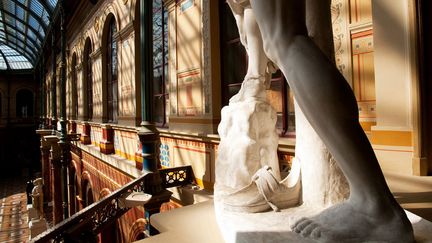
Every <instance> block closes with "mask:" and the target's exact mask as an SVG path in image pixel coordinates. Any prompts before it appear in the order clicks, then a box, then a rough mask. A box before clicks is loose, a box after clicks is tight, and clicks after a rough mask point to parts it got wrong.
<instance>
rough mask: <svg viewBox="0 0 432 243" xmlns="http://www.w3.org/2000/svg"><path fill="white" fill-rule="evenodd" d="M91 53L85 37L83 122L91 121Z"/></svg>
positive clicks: (88, 39) (88, 41)
mask: <svg viewBox="0 0 432 243" xmlns="http://www.w3.org/2000/svg"><path fill="white" fill-rule="evenodd" d="M92 52H93V47H92V41H91V39H90V37H87V38H86V40H85V43H84V51H83V58H82V60H83V65H82V66H83V85H82V87H83V88H82V97H83V98H84V99H83V104H84V105H83V111H84V120H87V121H91V120H92V118H93V61H92V58H91V54H92Z"/></svg>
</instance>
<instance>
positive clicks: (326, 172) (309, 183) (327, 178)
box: [295, 0, 349, 206]
mask: <svg viewBox="0 0 432 243" xmlns="http://www.w3.org/2000/svg"><path fill="white" fill-rule="evenodd" d="M330 2H331V1H330V0H323V1H313V0H307V1H306V25H307V28H308V32H309V35H310V36H311V37H312V39H313V40H314V41H315V43H316V44H317V45H318V46H319V47H320V49H321V50H322V51H323V52H324V53H325V54H326V55H327V57H328V58H329V59H330V60H334V46H333V33H332V23H331V12H330V9H327V10H328V11H327V10H326V11H323V9H326V8H329V7H330ZM295 114H296V115H295V119H296V148H295V150H296V151H295V155H296V157H297V158H298V159H299V160H300V162H301V168H302V169H301V171H302V187H303V203H305V204H313V205H317V206H318V205H321V206H330V205H332V204H335V203H338V202H341V201H343V200H344V199H346V198H347V197H348V196H349V187H348V183H347V181H346V178H345V176H344V175H343V173H342V171H341V170H340V168H339V167H338V166H337V165H336V161H334V159H333V158H332V156H331V154H330V152H329V151H328V149H327V148H326V146H325V145H324V143H323V141H322V140H321V138H320V137H319V136H318V134H317V133H316V132H315V130H314V129H313V128H312V126H311V125H310V123H309V122H308V120H307V119H306V117H305V116H304V114H303V112H302V111H301V109H300V108H299V107H298V105H297V104H296V105H295Z"/></svg>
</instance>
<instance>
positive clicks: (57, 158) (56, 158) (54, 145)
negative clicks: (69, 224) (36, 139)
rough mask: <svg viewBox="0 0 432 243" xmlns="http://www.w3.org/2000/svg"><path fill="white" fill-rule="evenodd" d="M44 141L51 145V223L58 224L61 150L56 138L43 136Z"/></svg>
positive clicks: (60, 205)
mask: <svg viewBox="0 0 432 243" xmlns="http://www.w3.org/2000/svg"><path fill="white" fill-rule="evenodd" d="M44 138H45V140H46V141H47V142H48V143H49V144H50V145H51V150H50V153H51V154H50V165H51V176H50V177H51V179H52V180H51V192H52V200H53V223H54V224H58V223H60V222H61V221H62V220H63V207H62V193H61V192H62V187H61V185H62V184H61V183H62V182H61V150H60V147H59V145H58V141H59V139H58V137H57V136H55V135H50V136H45V137H44Z"/></svg>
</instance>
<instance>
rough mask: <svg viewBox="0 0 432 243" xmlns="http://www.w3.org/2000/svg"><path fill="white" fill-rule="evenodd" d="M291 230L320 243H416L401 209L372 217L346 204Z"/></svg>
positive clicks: (396, 207) (378, 213) (382, 212)
mask: <svg viewBox="0 0 432 243" xmlns="http://www.w3.org/2000/svg"><path fill="white" fill-rule="evenodd" d="M367 203H368V202H364V204H363V205H364V208H365V209H366V208H367V207H368V205H367ZM292 230H293V231H294V232H296V233H298V234H300V235H302V236H303V237H305V238H310V239H313V240H316V241H318V242H344V243H345V242H389V243H390V242H398V243H399V242H400V243H405V242H407V243H408V242H409V243H411V242H414V235H413V229H412V226H411V223H410V222H409V220H408V219H407V217H406V214H405V212H404V211H403V210H402V209H401V208H400V207H399V206H398V205H397V206H395V207H392V206H389V207H385V208H383V209H382V210H381V212H376V213H374V214H370V213H368V212H367V210H362V208H361V209H356V208H354V207H353V206H352V205H351V204H350V203H349V202H344V203H341V204H338V205H335V206H333V207H331V208H328V209H326V210H324V211H323V212H322V213H320V214H319V215H317V216H315V217H312V218H302V219H300V220H299V221H297V222H296V223H295V224H294V225H293V226H292Z"/></svg>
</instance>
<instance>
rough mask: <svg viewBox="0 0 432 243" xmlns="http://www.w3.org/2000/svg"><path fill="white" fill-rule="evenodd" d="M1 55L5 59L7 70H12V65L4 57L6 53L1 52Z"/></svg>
mask: <svg viewBox="0 0 432 243" xmlns="http://www.w3.org/2000/svg"><path fill="white" fill-rule="evenodd" d="M0 53H1V55H2V57H3V59H4V61H5V63H6V68H7V69H11V68H10V65H9V62H8V61H7V59H6V57H5V55H4V53H3V52H2V51H1V50H0Z"/></svg>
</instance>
